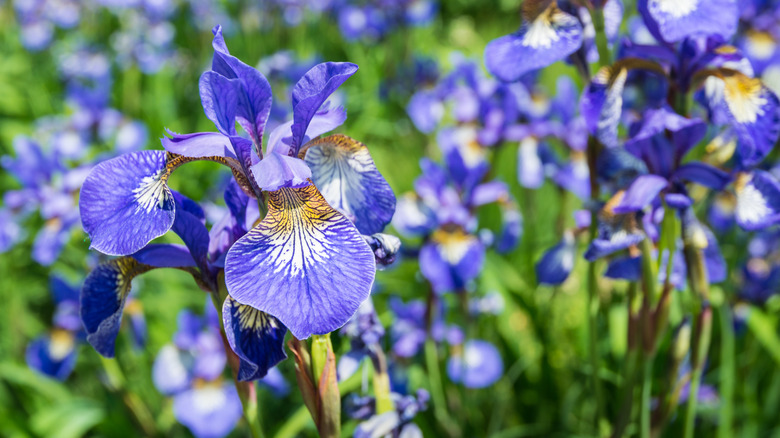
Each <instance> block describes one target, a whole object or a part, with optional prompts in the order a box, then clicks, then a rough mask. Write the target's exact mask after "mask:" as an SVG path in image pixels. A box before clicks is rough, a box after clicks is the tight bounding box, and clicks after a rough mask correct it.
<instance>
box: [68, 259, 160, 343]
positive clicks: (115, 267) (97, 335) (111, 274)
mask: <svg viewBox="0 0 780 438" xmlns="http://www.w3.org/2000/svg"><path fill="white" fill-rule="evenodd" d="M150 269H152V267H151V266H149V265H144V264H142V263H139V262H138V261H137V260H135V259H133V258H131V257H121V258H118V259H114V260H111V261H109V262H106V263H103V264H101V265H99V266H98V267H97V268H95V270H94V271H92V272H91V273H90V274H89V276H87V279H86V280H84V286H82V289H81V298H80V304H81V322H83V323H84V328H85V329H86V331H87V342H89V343H90V345H92V346H93V347H94V348H95V350H97V352H98V353H100V354H101V355H103V356H105V357H114V342H115V341H116V337H117V334H119V327H120V325H121V323H122V310H123V309H124V307H125V301H126V300H127V295H128V294H129V293H130V282H131V281H132V280H133V278H134V277H135V276H137V275H139V274H142V273H144V272H146V271H149V270H150Z"/></svg>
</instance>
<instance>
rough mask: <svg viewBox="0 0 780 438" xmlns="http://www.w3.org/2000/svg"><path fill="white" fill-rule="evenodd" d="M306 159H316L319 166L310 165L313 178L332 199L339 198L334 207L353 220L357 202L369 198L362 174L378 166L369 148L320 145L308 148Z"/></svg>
mask: <svg viewBox="0 0 780 438" xmlns="http://www.w3.org/2000/svg"><path fill="white" fill-rule="evenodd" d="M306 161H307V163H309V162H313V163H316V166H312V165H310V167H311V168H312V172H313V174H312V179H313V180H314V181H316V182H317V186H318V188H319V189H320V193H322V196H323V197H325V199H328V200H331V201H335V200H338V202H337V203H335V204H336V205H334V207H336V208H338V209H339V210H340V211H341V212H342V213H344V214H346V215H347V217H349V218H350V219H352V220H354V217H355V207H354V205H362V204H364V203H365V202H366V198H365V195H364V192H363V181H362V174H363V173H364V172H368V171H371V170H374V169H376V166H374V161H373V160H372V159H371V155H370V154H369V153H368V150H367V149H365V148H362V149H358V150H356V151H349V150H344V149H341V148H338V147H326V146H321V147H316V148H311V149H309V151H308V153H307V154H306Z"/></svg>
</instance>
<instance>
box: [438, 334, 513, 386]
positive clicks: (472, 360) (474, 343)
mask: <svg viewBox="0 0 780 438" xmlns="http://www.w3.org/2000/svg"><path fill="white" fill-rule="evenodd" d="M503 374H504V362H503V361H502V360H501V354H500V353H499V352H498V349H496V347H495V346H494V345H493V344H491V343H490V342H487V341H483V340H479V339H474V340H469V341H467V342H466V343H465V344H463V349H462V352H461V353H460V354H457V355H453V356H452V357H450V359H449V361H447V375H448V376H449V377H450V379H451V380H452V381H453V382H456V383H462V384H463V386H465V387H466V388H486V387H488V386H490V385H492V384H494V383H495V382H496V381H498V379H500V378H501V376H503Z"/></svg>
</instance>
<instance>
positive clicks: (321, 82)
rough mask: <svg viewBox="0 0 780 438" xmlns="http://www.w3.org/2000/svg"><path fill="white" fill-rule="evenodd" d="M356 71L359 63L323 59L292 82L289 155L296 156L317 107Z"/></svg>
mask: <svg viewBox="0 0 780 438" xmlns="http://www.w3.org/2000/svg"><path fill="white" fill-rule="evenodd" d="M357 70H358V66H357V65H355V64H352V63H350V62H323V63H322V64H317V65H315V66H314V67H313V68H312V69H311V70H309V71H308V72H306V74H305V75H303V77H302V78H301V79H300V80H299V81H298V83H296V84H295V87H293V92H292V103H293V124H292V128H291V130H292V145H291V152H292V154H291V155H293V156H296V155H298V150H299V149H300V147H301V146H303V138H304V136H305V135H306V129H307V128H308V127H309V122H311V119H312V117H314V115H315V114H316V113H317V111H318V110H319V109H320V106H322V104H323V103H324V102H325V101H326V100H327V99H328V97H330V95H331V94H333V92H335V91H336V89H338V88H339V87H340V86H341V84H343V83H344V81H346V80H347V79H349V77H350V76H352V75H353V74H355V72H357Z"/></svg>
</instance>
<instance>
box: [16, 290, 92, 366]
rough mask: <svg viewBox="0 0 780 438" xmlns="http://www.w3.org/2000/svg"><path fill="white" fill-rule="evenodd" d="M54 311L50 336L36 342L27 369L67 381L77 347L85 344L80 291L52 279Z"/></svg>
mask: <svg viewBox="0 0 780 438" xmlns="http://www.w3.org/2000/svg"><path fill="white" fill-rule="evenodd" d="M50 289H51V294H52V298H54V303H55V306H56V307H55V311H54V317H53V321H52V322H53V327H52V329H51V330H50V331H49V333H47V334H45V335H41V336H39V337H37V338H35V339H34V340H33V341H32V342H31V343H30V344H29V345H28V346H27V352H26V359H27V365H28V366H29V367H30V368H32V369H34V370H36V371H38V372H40V373H42V374H45V375H47V376H49V377H53V378H55V379H58V380H65V379H67V378H68V376H69V375H70V374H71V372H73V368H74V367H75V366H76V357H77V352H78V350H77V347H78V345H79V343H80V342H81V341H82V340H83V338H82V337H81V336H82V328H81V321H80V320H79V299H78V297H79V290H78V288H75V287H73V286H71V285H70V284H68V283H67V282H66V281H65V280H64V279H62V278H60V277H58V276H52V277H51V279H50Z"/></svg>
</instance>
